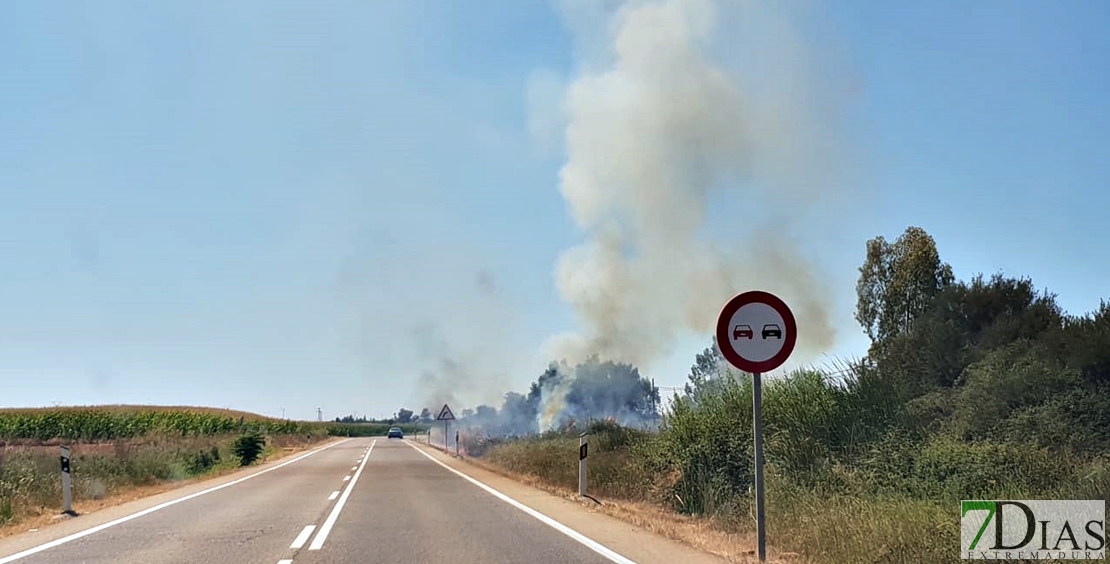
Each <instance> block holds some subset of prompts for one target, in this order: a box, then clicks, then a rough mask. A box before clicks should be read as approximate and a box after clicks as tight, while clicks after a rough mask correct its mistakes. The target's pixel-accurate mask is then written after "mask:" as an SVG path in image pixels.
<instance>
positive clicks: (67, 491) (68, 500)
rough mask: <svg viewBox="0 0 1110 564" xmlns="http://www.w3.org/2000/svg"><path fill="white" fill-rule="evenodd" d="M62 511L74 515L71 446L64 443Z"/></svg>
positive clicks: (62, 458)
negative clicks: (70, 473) (70, 460)
mask: <svg viewBox="0 0 1110 564" xmlns="http://www.w3.org/2000/svg"><path fill="white" fill-rule="evenodd" d="M61 463H62V513H65V514H67V515H73V481H72V480H71V479H70V476H69V447H67V446H65V445H62V456H61Z"/></svg>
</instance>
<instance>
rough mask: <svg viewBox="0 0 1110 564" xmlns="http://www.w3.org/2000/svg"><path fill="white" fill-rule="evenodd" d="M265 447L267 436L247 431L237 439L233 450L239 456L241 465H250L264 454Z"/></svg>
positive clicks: (233, 444)
mask: <svg viewBox="0 0 1110 564" xmlns="http://www.w3.org/2000/svg"><path fill="white" fill-rule="evenodd" d="M265 447H266V437H263V436H262V435H261V434H259V433H247V434H245V435H242V436H240V437H239V438H237V439H235V442H234V443H232V445H231V452H232V453H233V454H235V456H237V457H239V465H240V466H250V465H251V464H253V463H254V462H255V461H256V460H258V459H259V457H261V456H262V451H263V449H264V448H265Z"/></svg>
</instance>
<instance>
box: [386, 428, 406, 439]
mask: <svg viewBox="0 0 1110 564" xmlns="http://www.w3.org/2000/svg"><path fill="white" fill-rule="evenodd" d="M388 435H389V438H391V439H403V438H405V432H404V431H402V430H401V428H400V427H390V428H389V433H388Z"/></svg>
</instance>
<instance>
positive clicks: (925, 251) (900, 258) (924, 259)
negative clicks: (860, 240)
mask: <svg viewBox="0 0 1110 564" xmlns="http://www.w3.org/2000/svg"><path fill="white" fill-rule="evenodd" d="M859 272H860V276H859V281H858V282H857V283H856V295H857V297H858V302H857V304H856V320H857V321H859V323H860V325H862V326H863V329H864V332H866V333H867V335H868V337H870V338H871V342H872V347H873V349H875V348H877V347H878V348H881V347H882V345H884V344H885V343H886V342H887V341H888V340H889V339H890V338H891V337H893V336H894V335H897V334H899V333H901V332H903V331H905V330H907V329H908V328H909V327H910V325H911V324H912V323H913V321H914V319H915V318H917V316H919V315H920V314H922V313H923V312H925V311H926V310H927V309H928V308H929V306H930V305H931V304H932V301H933V298H934V297H935V296H936V295H937V294H938V293H940V291H941V290H943V289H944V288H945V287H947V286H949V285H950V284H952V282H953V281H954V276H953V275H952V267H951V266H949V265H948V264H947V263H944V262H942V261H941V260H940V253H939V252H938V251H937V246H936V241H934V240H933V237H932V236H930V235H929V234H928V233H926V232H925V230H924V229H921V228H920V227H913V226H911V227H907V228H906V231H905V232H904V233H902V235H900V236H899V237H898V239H896V240H895V241H894V242H893V243H891V242H887V240H886V239H884V238H883V237H882V236H881V235H880V236H878V237H875V238H874V239H871V240H869V241H868V242H867V255H866V259H865V260H864V263H863V266H861V267H860V269H859Z"/></svg>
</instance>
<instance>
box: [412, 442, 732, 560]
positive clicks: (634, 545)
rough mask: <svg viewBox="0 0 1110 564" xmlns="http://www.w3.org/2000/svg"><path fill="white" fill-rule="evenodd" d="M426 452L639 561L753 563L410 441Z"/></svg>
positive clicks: (588, 502) (592, 503) (591, 503)
mask: <svg viewBox="0 0 1110 564" xmlns="http://www.w3.org/2000/svg"><path fill="white" fill-rule="evenodd" d="M408 442H409V443H410V444H411V445H413V446H415V447H416V448H418V449H420V450H421V451H422V452H425V453H427V454H428V455H430V456H432V457H433V458H434V459H435V460H438V461H440V462H442V463H443V464H445V465H447V466H448V467H450V468H453V469H455V470H457V471H459V472H462V473H463V474H466V475H467V476H470V477H471V478H473V479H475V480H477V481H479V482H482V483H483V484H486V485H487V486H489V487H491V488H493V489H495V490H497V491H499V492H501V493H503V494H505V495H506V496H508V497H510V498H512V499H514V500H516V501H518V502H520V503H522V504H524V505H526V506H528V507H530V508H532V509H534V510H535V511H538V512H539V513H542V514H544V515H546V516H548V517H550V518H551V519H554V520H556V521H558V522H559V523H562V524H563V525H566V526H567V527H570V528H571V529H574V530H575V531H578V532H579V533H581V534H583V535H585V536H587V537H589V538H591V539H593V540H594V541H597V542H598V543H601V544H602V545H604V546H606V547H608V548H610V549H612V550H614V551H616V552H617V553H620V554H622V555H624V556H625V557H627V558H629V559H631V560H633V561H634V562H636V563H637V564H672V563H674V562H682V563H683V564H725V563H726V562H749V561H751V560H750V559H748V558H746V557H743V556H734V557H731V558H728V559H726V558H723V557H722V556H719V555H715V554H710V553H707V552H703V551H700V550H697V549H695V548H693V547H690V546H688V545H686V544H683V543H680V542H678V541H675V540H673V539H670V538H667V537H665V536H663V535H660V534H657V533H654V532H652V531H649V530H647V529H644V528H641V527H638V526H636V525H634V524H632V523H629V522H628V521H624V520H621V519H618V518H616V517H613V516H610V515H607V514H605V513H602V512H600V511H599V510H598V509H596V506H595V507H591V506H593V505H594V502H591V501H586V500H584V501H582V502H576V501H572V500H569V499H566V498H564V497H560V496H558V495H555V494H552V493H550V492H546V491H543V490H541V489H538V488H535V487H532V486H529V485H526V484H522V483H520V482H518V481H516V480H513V479H511V478H508V477H505V476H503V475H501V474H498V473H495V472H493V471H491V470H487V469H485V468H482V467H481V466H478V465H476V464H473V463H470V462H467V461H466V460H465V459H459V458H455V457H454V456H452V455H450V454H446V453H444V452H443V451H442V450H440V449H438V448H435V447H431V446H428V445H426V444H422V443H419V442H417V441H408Z"/></svg>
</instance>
